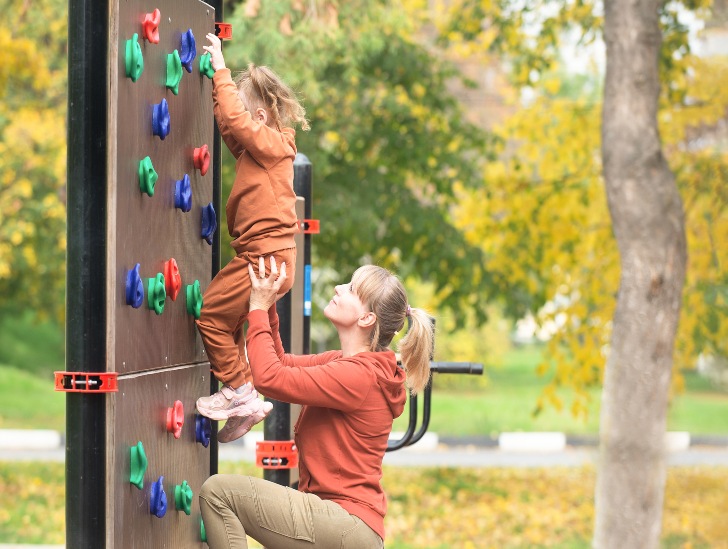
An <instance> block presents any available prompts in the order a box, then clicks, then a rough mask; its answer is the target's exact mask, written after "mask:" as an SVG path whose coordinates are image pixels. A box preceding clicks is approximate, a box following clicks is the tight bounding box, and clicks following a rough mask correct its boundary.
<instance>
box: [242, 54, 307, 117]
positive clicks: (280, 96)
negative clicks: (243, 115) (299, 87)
mask: <svg viewBox="0 0 728 549" xmlns="http://www.w3.org/2000/svg"><path fill="white" fill-rule="evenodd" d="M235 84H236V85H237V87H238V90H239V91H241V92H242V93H243V94H244V95H245V98H246V99H247V100H248V102H249V104H248V108H249V109H250V110H254V109H257V108H258V107H262V108H264V109H266V110H267V111H268V113H269V114H270V117H271V120H269V125H270V126H273V127H277V128H278V129H281V128H283V127H286V126H295V125H296V124H300V126H301V129H302V130H308V129H310V126H309V124H308V120H306V109H304V108H303V105H301V103H300V102H299V100H298V97H296V94H295V92H294V91H293V90H292V89H291V88H289V87H288V85H286V83H285V82H283V80H281V78H280V77H279V76H278V75H277V74H276V73H275V72H273V71H272V70H271V69H269V68H268V67H259V66H257V65H255V64H254V63H250V64H249V65H248V68H247V69H246V70H244V71H242V72H241V73H239V74H238V75H237V76H236V77H235Z"/></svg>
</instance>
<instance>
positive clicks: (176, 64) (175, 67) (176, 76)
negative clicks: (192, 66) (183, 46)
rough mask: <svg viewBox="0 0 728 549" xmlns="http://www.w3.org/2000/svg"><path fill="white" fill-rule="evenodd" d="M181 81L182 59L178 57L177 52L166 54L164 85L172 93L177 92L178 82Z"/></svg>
mask: <svg viewBox="0 0 728 549" xmlns="http://www.w3.org/2000/svg"><path fill="white" fill-rule="evenodd" d="M181 81H182V60H181V59H180V57H179V52H178V51H177V50H174V52H172V53H169V54H167V79H166V80H165V82H164V85H165V86H167V87H168V88H169V89H170V90H172V93H173V94H175V95H177V94H179V83H180V82H181Z"/></svg>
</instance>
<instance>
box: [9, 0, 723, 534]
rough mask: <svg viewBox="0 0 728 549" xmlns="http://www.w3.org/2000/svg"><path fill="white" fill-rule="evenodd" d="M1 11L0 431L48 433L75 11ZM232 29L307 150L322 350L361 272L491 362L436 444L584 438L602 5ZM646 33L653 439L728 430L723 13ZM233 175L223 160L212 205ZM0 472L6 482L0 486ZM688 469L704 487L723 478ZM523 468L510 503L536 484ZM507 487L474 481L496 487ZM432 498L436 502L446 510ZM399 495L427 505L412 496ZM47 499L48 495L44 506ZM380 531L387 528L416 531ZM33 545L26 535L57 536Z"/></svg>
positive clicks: (599, 228)
mask: <svg viewBox="0 0 728 549" xmlns="http://www.w3.org/2000/svg"><path fill="white" fill-rule="evenodd" d="M0 7H1V8H2V13H3V17H2V18H0V19H1V20H0V47H1V48H2V50H3V51H5V52H6V55H5V58H4V60H3V63H0V429H26V428H27V429H54V430H58V431H63V430H64V428H65V420H64V414H65V404H64V395H63V394H61V393H54V391H53V383H52V379H53V377H52V372H53V371H54V370H62V369H63V366H64V293H65V285H66V282H68V284H73V281H72V280H69V281H66V278H65V251H66V232H65V231H66V229H65V223H66V209H65V196H66V109H67V94H66V92H67V72H68V70H69V67H68V65H67V32H68V6H67V3H66V1H63V0H0ZM225 21H226V22H228V23H231V24H232V26H233V40H231V41H229V42H225V43H224V53H225V57H226V61H227V64H228V66H229V67H231V68H233V72H235V69H236V68H239V69H243V68H245V67H246V66H247V63H248V62H251V61H252V62H255V63H256V64H261V65H269V66H270V67H272V68H273V69H274V70H275V71H276V72H278V73H279V74H280V75H281V76H282V77H283V78H284V80H286V81H287V82H288V83H290V84H291V85H292V87H293V88H294V89H296V90H297V92H298V93H299V94H300V96H301V97H302V98H303V103H304V105H305V107H306V110H307V113H308V117H309V119H310V121H311V130H310V131H308V132H302V131H299V132H298V134H297V143H298V150H299V152H301V153H303V154H305V155H306V156H307V157H308V158H309V160H310V161H311V163H312V165H313V173H314V202H313V217H314V218H315V219H319V220H320V221H321V233H320V234H318V235H315V237H314V243H313V260H312V264H313V292H314V302H313V315H314V316H313V322H312V337H313V342H312V349H313V350H314V351H320V350H323V349H329V348H333V347H336V346H337V345H338V342H337V341H336V340H335V332H334V331H333V330H331V329H330V327H329V326H328V323H327V321H326V320H325V319H324V318H323V315H322V314H321V311H322V309H323V306H325V304H326V303H327V302H328V300H329V299H330V297H331V295H332V292H333V287H334V285H335V284H338V283H340V282H342V281H346V280H348V279H349V277H350V276H351V274H352V272H353V271H354V270H355V269H356V268H357V267H358V266H359V265H361V264H364V263H376V264H379V265H382V266H384V267H387V268H390V269H391V270H393V271H394V272H396V273H398V274H399V275H400V276H401V278H402V279H403V280H404V282H405V284H406V286H407V289H408V292H409V295H410V302H411V304H412V305H413V306H415V307H421V308H425V309H427V310H429V311H430V312H431V313H432V314H433V315H434V316H435V318H436V321H437V339H436V348H435V359H436V360H449V361H473V362H481V363H483V364H484V365H485V375H483V376H482V377H477V378H476V377H472V376H449V377H448V376H444V375H443V376H439V377H438V376H436V377H435V379H434V387H435V391H434V397H433V416H432V421H431V426H430V430H431V431H434V432H437V433H438V434H439V435H442V436H451V437H476V438H477V437H480V438H484V439H485V438H488V439H493V438H497V436H498V434H499V433H503V432H509V431H561V432H565V433H567V435H573V436H584V437H593V438H594V439H596V437H597V434H598V429H599V425H598V423H599V411H600V391H601V383H602V376H603V371H604V366H605V361H606V354H607V351H608V344H609V341H610V335H611V327H612V325H611V323H612V318H613V314H614V307H615V302H616V301H615V297H616V294H617V290H618V284H619V267H620V265H619V254H618V250H617V246H616V242H615V239H614V237H613V233H612V225H611V220H610V215H609V209H608V205H607V200H606V194H605V188H604V180H603V175H602V165H601V135H600V129H601V128H600V125H601V115H602V95H603V86H604V69H605V52H604V44H603V41H602V31H601V29H602V25H603V8H602V6H601V4H600V3H599V2H595V3H590V2H582V1H573V2H550V1H548V0H542V1H537V0H533V1H532V0H521V1H518V2H513V1H506V0H503V1H500V2H498V1H495V2H491V1H485V0H453V1H446V0H442V1H438V0H402V1H400V2H389V1H374V0H351V1H334V0H247V1H232V0H230V1H227V2H225ZM660 21H661V25H662V30H663V43H662V50H661V56H660V71H661V72H660V75H661V82H662V92H661V94H660V99H659V105H660V109H659V114H658V117H659V118H658V119H659V125H660V133H661V139H662V145H663V150H664V154H665V156H666V159H667V161H668V163H669V166H670V168H671V169H672V171H673V173H674V174H675V178H676V183H677V185H678V188H679V191H680V194H681V196H682V200H683V203H684V208H685V229H686V234H687V243H688V257H689V260H688V270H687V278H686V282H685V287H684V293H683V304H682V311H681V316H680V324H679V328H678V334H677V339H676V345H675V355H674V371H673V384H672V390H671V395H670V409H669V418H668V430H671V431H687V432H690V433H691V434H693V435H695V436H706V437H711V436H715V437H720V436H728V314H726V313H728V273H726V270H725V268H724V266H725V265H726V262H727V261H728V245H727V244H726V243H727V242H728V207H727V206H728V186H727V185H726V180H728V86H726V82H728V2H726V0H714V1H710V0H693V1H690V2H670V3H665V4H664V5H663V6H662V8H661V12H660ZM233 174H234V162H233V160H232V158H231V157H230V156H229V153H228V152H227V150H224V152H223V175H222V182H223V197H224V198H226V197H227V194H228V193H229V190H230V186H231V184H232V181H233ZM223 212H224V209H223ZM223 215H224V213H223ZM225 226H226V225H225V221H224V220H223V223H222V227H223V228H224V227H225ZM221 241H222V242H223V244H222V250H223V252H222V254H223V259H222V261H223V264H224V263H225V262H226V261H227V260H228V259H229V258H231V257H232V255H233V250H232V248H230V247H229V246H228V244H227V242H228V241H229V239H228V238H227V235H226V234H223V235H222V238H221ZM30 394H32V395H34V396H33V397H32V398H28V395H30ZM404 422H405V419H404V418H402V419H401V420H400V421H399V422H398V424H397V425H395V429H397V428H399V429H400V430H404V426H405V424H404ZM0 469H1V468H0ZM11 469H12V468H11ZM15 470H16V471H17V469H15ZM12 474H13V473H11V472H8V473H6V474H4V476H0V488H2V487H3V486H4V487H5V488H6V490H8V492H6V493H11V492H10V490H11V487H12V486H16V484H13V481H12V479H11V477H12ZM28 474H30V475H31V476H32V475H34V473H32V472H30V473H28ZM48 474H49V475H51V476H52V475H53V474H56V475H58V474H59V473H58V472H56V473H48ZM473 474H474V473H473ZM503 474H506V473H503ZM542 474H545V473H539V475H542ZM691 474H692V473H691ZM696 474H698V477H699V479H703V481H704V484H705V486H706V487H710V486H712V485H713V483H714V482H713V481H714V479H713V477H711V476H710V475H713V474H714V472H709V473H707V472H702V473H696ZM60 475H61V476H62V471H61V472H60ZM579 475H586V478H587V480H584V478H583V477H581V478H579ZM701 475H708V476H707V477H705V476H701ZM445 477H447V475H445ZM33 478H38V477H37V475H36V476H33ZM429 478H433V477H432V476H430V477H429ZM560 478H561V481H560V482H563V483H564V484H563V486H567V485H569V486H571V487H572V488H573V490H575V491H576V492H575V493H577V492H578V495H576V496H575V498H576V499H577V500H579V501H581V500H580V499H579V498H582V499H584V498H585V499H586V500H587V501H588V502H590V501H591V500H590V498H591V494H590V493H589V492H588V490H585V491H584V492H583V494H582V493H581V492H579V491H578V489H577V487H578V486H580V485H583V484H584V483H586V485H587V486H589V483H590V482H591V483H593V472H590V471H589V470H587V471H580V472H571V473H565V474H564V476H563V477H560ZM687 478H688V477H685V476H682V477H680V478H679V479H674V480H672V481H671V482H673V483H675V484H680V483H681V482H687V480H686V479H687ZM690 478H692V477H690ZM706 478H707V479H708V480H705V479H706ZM720 478H723V481H722V482H724V481H725V478H726V477H720ZM9 479H10V480H9ZM471 480H472V479H471ZM521 480H522V482H523V486H524V488H523V490H524V491H521V492H518V494H526V493H528V491H527V488H525V487H527V486H529V485H530V486H532V487H533V486H535V484H534V483H533V479H528V478H527V479H525V480H524V479H521ZM412 482H413V483H414V484H421V482H422V481H421V479H420V480H413V481H412ZM474 482H475V481H474ZM497 482H498V481H497V479H496V478H489V479H487V480H485V479H480V480H478V481H477V482H475V484H478V483H479V484H480V485H481V486H489V487H490V488H489V489H487V490H485V492H488V491H489V490H490V492H491V493H497V492H498V490H501V489H502V490H506V492H507V491H508V488H497V487H495V486H496V485H497ZM508 482H512V483H516V482H517V481H516V480H514V479H513V478H511V479H510V480H509V481H508ZM570 482H572V483H573V484H569V483H570ZM692 482H701V481H700V480H698V481H695V478H692ZM716 482H717V481H716ZM2 483H5V484H4V485H3V484H2ZM41 484H42V483H41ZM465 484H467V482H465ZM550 486H552V487H553V484H550ZM592 488H593V486H592ZM13 489H14V488H13ZM61 489H62V487H61ZM706 489H707V488H706ZM392 490H393V492H396V490H397V488H396V487H393V488H392ZM447 490H449V492H448V494H449V496H450V497H448V498H445V499H446V500H448V501H449V500H451V499H452V498H453V497H455V498H456V497H457V491H455V492H453V488H452V486H450V487H449V488H447ZM546 491H547V492H552V491H553V489H552V488H551V489H548V490H546ZM565 491H566V492H568V491H569V490H565ZM13 493H14V492H13ZM668 493H670V492H669V488H668ZM711 494H712V492H711ZM532 496H533V494H532ZM704 496H705V498H707V499H708V500H710V498H711V497H717V498H719V499H717V500H711V501H714V502H717V503H716V506H720V505H722V503H725V504H728V501H725V498H724V499H723V500H721V499H720V496H719V495H710V496H709V495H707V494H704ZM402 497H403V498H404V501H415V500H416V497H415V494H414V493H409V492H407V491H406V490H405V495H404V496H402ZM468 497H474V496H473V494H470V496H468ZM523 497H530V496H518V497H517V498H516V499H517V500H518V501H521V502H522V499H523ZM669 497H673V496H669ZM674 497H676V498H678V499H679V497H678V496H677V495H675V496H674ZM43 498H46V499H43ZM519 498H520V499H519ZM51 499H55V497H51V496H50V495H49V493H46V494H45V495H41V500H40V501H41V503H40V504H39V505H40V508H43V506H44V505H48V501H49V500H51ZM395 499H396V498H395ZM721 502H722V503H721ZM53 505H56V504H53ZM61 505H62V501H61ZM574 505H576V504H574ZM587 506H588V504H587ZM10 507H12V506H10ZM10 507H6V508H0V541H3V539H2V538H3V536H4V535H5V536H6V537H8V539H9V541H15V538H17V536H19V535H20V536H22V535H26V536H27V534H28V531H29V530H28V529H27V528H26V531H25V534H19V533H18V531H19V530H20V528H19V527H18V525H19V524H23V521H26V522H28V524H30V523H32V521H33V520H34V519H33V518H32V517H33V516H34V515H33V512H30V511H27V509H26V510H25V511H23V510H19V509H18V508H17V507H16V508H15V510H12V511H11V510H9V509H10ZM405 507H406V506H405ZM723 508H725V505H723ZM394 509H395V510H396V509H397V506H396V505H395V506H394ZM483 509H492V505H491V504H488V503H483ZM420 511H422V510H421V509H420ZM591 512H592V511H589V510H588V509H587V510H585V511H583V512H581V513H580V515H579V519H578V520H582V521H583V523H584V524H585V525H586V526H585V527H584V528H581V529H579V528H576V529H573V528H572V530H568V528H567V527H566V526H565V527H564V528H566V530H565V531H566V532H567V533H566V534H564V535H557V533H556V531H555V530H554V529H553V528H548V525H545V526H544V528H543V531H542V532H541V533H539V534H534V536H535V537H534V539H531V540H530V541H529V539H528V536H526V537H525V538H524V535H523V529H524V528H525V527H524V526H520V527H519V526H517V525H516V526H514V527H513V528H514V529H513V530H512V531H511V532H510V537H508V536H507V535H506V537H505V538H504V539H506V540H511V541H513V543H511V542H505V541H504V542H503V543H496V544H495V545H494V546H498V547H506V546H513V547H521V546H523V547H526V546H529V547H530V546H542V545H543V546H559V547H581V546H585V547H586V546H588V543H587V545H583V544H584V543H586V542H585V541H584V540H588V539H589V533H588V530H589V527H590V523H591V522H590V521H591V515H590V513H591ZM676 512H677V511H676ZM562 515H563V514H562ZM59 520H60V521H61V523H62V515H60V518H59ZM391 520H392V525H393V527H394V530H395V531H398V530H397V528H398V525H399V526H401V527H402V528H401V530H402V532H406V531H407V530H408V529H411V528H412V527H413V525H412V523H410V522H407V520H406V519H404V518H402V519H401V524H400V522H396V521H397V520H400V519H396V518H392V519H391ZM553 520H555V519H553ZM13 524H15V526H13ZM675 524H676V525H678V526H676V529H677V530H676V532H677V531H678V530H679V532H678V533H674V535H673V537H668V538H666V539H668V542H666V543H668V546H674V547H683V546H685V547H687V546H695V547H698V546H706V547H719V546H723V547H724V546H725V545H719V543H720V542H718V541H715V540H717V539H718V538H719V535H718V534H716V533H715V532H720V531H721V530H720V529H719V528H718V526H717V524H718V523H717V522H716V523H715V524H713V526H708V527H704V528H703V527H700V528H699V527H696V526H694V524H693V526H691V527H689V528H686V529H687V530H690V531H691V532H692V533H688V534H685V533H683V532H682V530H680V526H679V525H680V524H681V522H680V520H679V519H675ZM691 524H692V523H691ZM711 524H712V523H711ZM481 527H482V528H486V525H481ZM529 527H530V526H529ZM61 528H62V524H61ZM443 528H444V527H443ZM519 528H520V534H519V533H518V532H517V530H519ZM711 528H713V529H714V530H715V532H714V534H710V532H712V531H713V530H711ZM56 530H57V529H56ZM30 531H32V529H31V530H30ZM696 531H698V534H696V533H695V532H696ZM481 532H482V530H481ZM722 532H723V533H725V531H724V530H722ZM476 534H477V532H476ZM476 534H473V536H472V538H467V539H460V540H459V541H451V542H447V543H445V544H444V545H438V544H435V542H432V544H429V543H430V542H428V541H422V542H421V543H420V542H418V543H415V544H412V545H407V543H405V542H401V544H400V545H397V544H396V543H398V542H396V543H395V544H394V546H396V547H409V546H411V547H440V546H442V547H480V546H489V545H478V543H476V542H473V541H472V539H476V538H477V535H476ZM572 534H573V535H572ZM53 535H55V534H53ZM711 535H714V536H715V537H711ZM721 535H722V534H721ZM43 536H44V535H43V534H39V537H36V538H34V539H35V540H36V541H54V540H55V541H57V540H58V538H57V537H56V538H53V537H51V538H50V539H49V538H48V535H47V534H46V535H45V537H43ZM519 536H520V537H519ZM539 536H541V538H543V539H541V540H540V541H538V539H537V538H538V537H539ZM691 536H693V537H691ZM11 538H12V539H11ZM22 539H29V538H27V537H26V538H22ZM60 539H61V541H62V538H60ZM403 539H404V538H403ZM441 539H442V538H441ZM494 539H495V538H494ZM723 539H725V536H723ZM468 540H470V541H468ZM519 540H520V541H519ZM564 540H566V541H564ZM568 540H576V541H574V542H573V543H574V544H573V545H570V543H572V542H571V541H568ZM580 540H581V541H580ZM670 540H672V541H670ZM468 543H470V545H468ZM690 543H693V544H695V545H684V544H690ZM701 543H703V544H704V545H700V544H701ZM723 543H724V541H723ZM509 544H510V545H509ZM560 544H561V545H560ZM669 544H673V545H669Z"/></svg>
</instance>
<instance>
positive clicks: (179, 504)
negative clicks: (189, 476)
mask: <svg viewBox="0 0 728 549" xmlns="http://www.w3.org/2000/svg"><path fill="white" fill-rule="evenodd" d="M192 495H193V494H192V488H190V485H189V484H188V483H187V481H186V480H183V481H182V484H178V485H177V486H175V487H174V506H175V509H177V511H184V512H185V515H189V514H190V513H191V512H192Z"/></svg>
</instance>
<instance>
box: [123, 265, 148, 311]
mask: <svg viewBox="0 0 728 549" xmlns="http://www.w3.org/2000/svg"><path fill="white" fill-rule="evenodd" d="M140 266H141V265H139V263H137V264H136V265H134V268H133V269H131V270H130V271H129V272H127V273H126V304H127V305H131V306H132V307H134V308H135V309H138V308H139V307H141V306H142V303H144V282H143V281H142V278H141V276H139V267H140Z"/></svg>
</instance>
